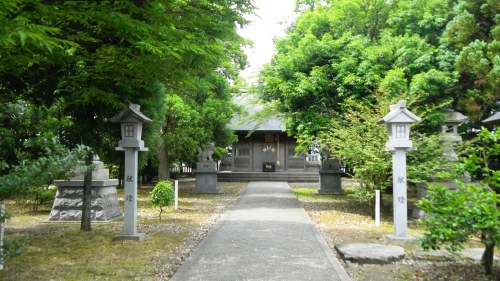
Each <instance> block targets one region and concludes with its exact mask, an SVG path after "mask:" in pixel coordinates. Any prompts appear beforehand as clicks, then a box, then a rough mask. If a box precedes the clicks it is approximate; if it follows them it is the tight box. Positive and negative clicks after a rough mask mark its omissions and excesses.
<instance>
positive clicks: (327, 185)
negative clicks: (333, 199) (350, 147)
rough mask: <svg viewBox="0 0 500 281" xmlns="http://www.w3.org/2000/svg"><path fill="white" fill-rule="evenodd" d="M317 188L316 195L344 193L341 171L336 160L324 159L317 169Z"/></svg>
mask: <svg viewBox="0 0 500 281" xmlns="http://www.w3.org/2000/svg"><path fill="white" fill-rule="evenodd" d="M319 183H320V186H319V189H318V191H317V192H316V194H317V195H322V194H344V191H343V190H342V171H341V170H340V163H339V161H338V160H326V161H325V162H324V163H323V165H321V169H320V170H319Z"/></svg>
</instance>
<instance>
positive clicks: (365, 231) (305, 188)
mask: <svg viewBox="0 0 500 281" xmlns="http://www.w3.org/2000/svg"><path fill="white" fill-rule="evenodd" d="M345 183H346V184H344V187H345V186H348V185H353V184H354V183H353V182H345ZM290 186H291V187H292V188H293V190H294V192H295V194H296V195H297V196H298V198H299V200H300V202H301V203H302V205H303V206H304V208H305V209H306V211H307V212H308V214H309V216H310V217H311V219H312V220H313V221H314V222H315V223H316V226H317V227H318V229H319V230H320V232H321V233H322V235H323V237H324V238H325V240H327V242H328V244H329V245H330V247H331V248H332V249H333V246H334V245H335V244H340V243H381V244H388V245H389V244H390V245H398V246H402V247H404V248H405V251H406V258H405V259H404V260H402V261H400V262H396V263H393V264H387V265H360V264H354V263H349V262H348V263H347V264H344V265H345V267H346V269H347V271H348V273H349V275H350V276H351V278H353V280H360V281H361V280H373V281H377V280H381V281H389V280H432V281H436V280H464V281H465V280H480V281H481V280H500V262H499V261H496V262H495V266H494V268H495V274H496V275H495V277H490V278H488V277H486V276H484V274H483V272H484V269H483V267H482V265H480V264H479V263H478V262H475V261H471V260H468V259H465V258H462V257H459V256H457V255H455V256H453V258H452V260H436V258H433V257H431V258H424V259H422V258H417V257H415V256H414V255H413V254H412V253H413V251H415V250H421V248H420V247H419V246H418V245H417V244H416V243H406V244H398V243H394V242H387V241H386V238H385V237H386V235H388V234H393V222H392V197H391V196H390V195H387V194H384V195H383V206H382V207H381V209H382V214H381V227H380V228H377V227H375V223H374V220H373V219H372V217H371V214H370V210H369V209H368V207H367V206H366V204H363V203H360V202H359V201H358V200H357V199H355V198H353V197H350V196H347V195H314V193H315V192H316V190H317V188H318V184H299V183H296V184H290ZM409 197H410V202H409V208H411V207H412V206H413V205H414V202H415V194H409ZM411 197H413V198H411ZM410 214H411V213H410ZM409 218H410V219H409V222H408V233H409V234H410V235H411V236H414V237H418V236H421V234H422V230H421V229H420V227H419V224H418V222H417V221H415V220H413V219H411V216H409ZM468 246H470V247H482V245H481V244H480V243H478V241H471V243H470V244H469V245H468Z"/></svg>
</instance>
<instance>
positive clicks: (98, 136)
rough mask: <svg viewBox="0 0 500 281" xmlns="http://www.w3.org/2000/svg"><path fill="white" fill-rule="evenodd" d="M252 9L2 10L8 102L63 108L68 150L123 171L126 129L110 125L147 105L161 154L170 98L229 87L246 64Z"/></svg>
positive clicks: (148, 131)
mask: <svg viewBox="0 0 500 281" xmlns="http://www.w3.org/2000/svg"><path fill="white" fill-rule="evenodd" d="M252 8H253V7H252V5H251V2H250V1H246V0H237V1H210V2H206V1H196V0H193V1H167V0H157V1H97V2H92V1H91V2H88V1H56V2H53V1H41V0H36V1H25V0H18V1H14V0H9V1H4V2H3V3H2V6H0V13H2V14H1V16H2V17H1V21H2V22H3V23H6V24H5V25H3V26H2V28H1V30H0V32H2V34H5V35H6V37H4V38H2V39H1V40H2V41H1V42H0V44H3V45H5V46H7V47H8V48H2V50H1V52H2V53H0V65H1V67H0V89H2V91H3V95H2V101H5V102H10V103H13V104H15V103H16V102H17V101H25V102H27V103H28V104H30V105H33V106H37V107H40V108H50V107H51V106H52V105H53V104H60V108H61V111H60V114H58V115H57V118H59V119H60V120H69V121H71V124H70V126H68V127H66V128H65V129H64V130H59V135H58V136H59V139H60V142H61V143H63V144H65V145H67V146H69V147H73V146H75V145H76V144H85V145H87V146H89V147H91V148H92V149H93V152H94V153H98V154H99V155H100V156H101V158H102V159H103V160H105V161H107V162H113V161H114V162H118V160H117V157H116V153H115V152H114V149H113V147H114V146H115V145H116V141H117V139H118V136H119V134H118V126H116V125H114V124H110V122H107V120H108V119H109V118H110V117H111V116H113V115H114V114H116V112H119V111H120V110H121V109H123V108H124V107H125V106H126V104H127V103H128V102H134V103H138V104H141V105H142V106H143V107H142V111H143V112H144V113H145V115H147V116H148V117H150V118H152V119H153V121H154V122H153V124H152V125H149V126H146V128H145V131H144V133H143V137H144V139H145V140H146V143H148V146H150V147H157V146H158V143H159V141H160V138H159V133H158V132H160V129H161V127H162V125H163V122H164V118H165V112H166V111H165V110H166V106H165V101H166V99H165V95H167V93H169V92H177V93H182V94H187V96H188V93H187V91H188V90H189V89H191V88H192V87H191V86H188V87H186V86H185V85H186V84H190V83H194V81H196V80H197V79H198V78H200V77H201V78H203V77H204V76H205V73H209V76H210V75H212V74H213V73H216V74H218V75H220V76H221V77H223V78H227V79H229V78H230V77H231V75H235V74H236V70H237V69H238V67H241V66H242V65H244V64H245V59H244V56H243V55H242V54H243V52H242V50H241V46H242V45H243V44H245V43H246V41H245V40H244V39H243V38H241V37H239V36H237V34H236V25H237V24H244V23H245V21H244V18H243V16H244V14H246V13H248V12H250V11H251V10H252ZM214 18H217V19H218V20H217V21H214V20H213V19H214ZM31 45H35V46H37V48H30V46H31ZM209 85H210V86H209V88H210V89H211V87H212V88H216V86H217V84H216V83H209ZM192 100H195V99H194V98H193V99H192ZM33 128H34V132H35V131H37V128H36V126H34V127H33ZM16 161H18V160H13V161H12V162H11V163H8V165H10V164H13V165H15V164H17V163H16ZM4 166H5V165H4ZM7 172H8V171H7ZM86 178H88V177H86ZM85 202H86V203H87V204H88V203H89V200H87V199H86V200H85ZM82 225H83V223H82Z"/></svg>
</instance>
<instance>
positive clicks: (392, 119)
mask: <svg viewBox="0 0 500 281" xmlns="http://www.w3.org/2000/svg"><path fill="white" fill-rule="evenodd" d="M390 110H391V111H390V112H389V113H388V114H387V115H386V116H384V117H383V118H382V119H380V120H378V121H377V123H379V124H381V123H415V122H418V121H420V120H421V118H420V117H418V116H417V115H415V114H413V113H411V112H410V111H409V110H408V109H407V108H406V101H405V100H402V101H399V102H398V103H396V104H392V105H391V106H390Z"/></svg>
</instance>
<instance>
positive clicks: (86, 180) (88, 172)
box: [80, 152, 94, 231]
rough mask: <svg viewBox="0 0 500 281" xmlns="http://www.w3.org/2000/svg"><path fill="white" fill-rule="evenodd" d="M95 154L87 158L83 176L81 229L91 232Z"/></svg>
mask: <svg viewBox="0 0 500 281" xmlns="http://www.w3.org/2000/svg"><path fill="white" fill-rule="evenodd" d="M93 158H94V157H93V153H92V152H88V153H87V155H86V156H85V173H84V175H83V198H82V221H81V225H80V229H81V230H84V231H90V230H92V228H91V224H90V221H91V213H90V208H91V202H92V168H91V165H92V160H93Z"/></svg>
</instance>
